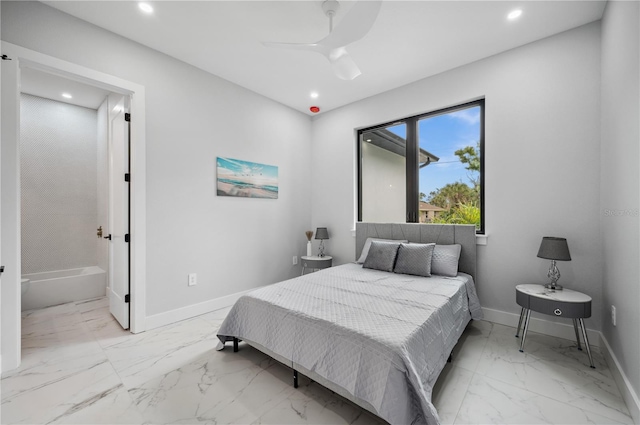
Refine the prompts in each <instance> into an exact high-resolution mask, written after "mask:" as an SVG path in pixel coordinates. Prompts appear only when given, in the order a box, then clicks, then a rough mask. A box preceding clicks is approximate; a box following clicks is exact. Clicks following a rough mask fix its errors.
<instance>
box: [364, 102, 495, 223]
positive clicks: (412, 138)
mask: <svg viewBox="0 0 640 425" xmlns="http://www.w3.org/2000/svg"><path fill="white" fill-rule="evenodd" d="M476 106H479V107H480V141H479V142H480V229H477V230H476V234H478V235H483V234H485V202H484V194H485V188H484V183H485V176H484V175H485V168H484V129H485V99H484V98H482V99H478V100H474V101H471V102H465V103H461V104H458V105H455V106H450V107H447V108H442V109H438V110H435V111H431V112H427V113H423V114H419V115H413V116H410V117H406V118H401V119H397V120H393V121H389V122H386V123H384V124H379V125H375V126H372V127H366V128H362V129H359V130H357V137H356V154H357V161H358V173H357V176H358V221H362V143H363V140H362V139H363V137H362V135H363V134H364V133H367V132H370V131H373V130H378V129H381V128H386V127H391V126H394V125H399V124H405V125H406V129H407V137H406V203H407V205H406V214H405V215H406V222H407V223H418V222H419V218H420V209H419V202H420V199H419V196H420V189H419V188H420V183H419V176H420V168H419V165H420V164H419V163H418V160H419V155H418V152H419V149H420V141H419V140H418V137H419V136H418V122H419V121H420V120H422V119H425V118H430V117H434V116H437V115H443V114H447V113H450V112H454V111H458V110H461V109H468V108H472V107H476Z"/></svg>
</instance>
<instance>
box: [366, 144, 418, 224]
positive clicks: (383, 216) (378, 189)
mask: <svg viewBox="0 0 640 425" xmlns="http://www.w3.org/2000/svg"><path fill="white" fill-rule="evenodd" d="M362 181H363V184H362V220H363V221H371V222H376V223H396V222H403V221H405V217H406V213H405V212H406V210H407V206H406V205H407V200H406V198H407V195H406V192H407V190H406V186H407V172H406V159H405V157H404V156H401V155H398V154H395V153H393V152H390V151H388V150H386V149H382V148H380V147H378V146H376V145H372V144H371V143H363V144H362Z"/></svg>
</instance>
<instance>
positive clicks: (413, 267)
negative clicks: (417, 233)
mask: <svg viewBox="0 0 640 425" xmlns="http://www.w3.org/2000/svg"><path fill="white" fill-rule="evenodd" d="M435 246H436V244H434V243H428V244H422V243H413V244H404V243H403V244H400V248H399V249H398V257H397V258H396V265H395V267H394V268H393V271H394V272H395V273H403V274H412V275H416V276H425V277H429V276H431V258H432V257H433V249H434V248H435Z"/></svg>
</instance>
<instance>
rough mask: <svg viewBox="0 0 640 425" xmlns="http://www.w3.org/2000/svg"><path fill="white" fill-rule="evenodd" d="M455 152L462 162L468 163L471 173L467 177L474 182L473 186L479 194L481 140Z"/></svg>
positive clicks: (467, 167)
mask: <svg viewBox="0 0 640 425" xmlns="http://www.w3.org/2000/svg"><path fill="white" fill-rule="evenodd" d="M454 154H455V155H456V156H457V157H458V158H460V162H461V163H463V164H466V165H467V166H466V167H465V168H466V169H467V170H468V171H469V173H468V174H467V177H468V178H469V180H470V181H471V183H472V184H473V188H474V190H475V191H476V192H478V195H479V194H480V141H478V142H476V146H475V147H473V146H465V147H464V148H462V149H458V150H457V151H455V152H454Z"/></svg>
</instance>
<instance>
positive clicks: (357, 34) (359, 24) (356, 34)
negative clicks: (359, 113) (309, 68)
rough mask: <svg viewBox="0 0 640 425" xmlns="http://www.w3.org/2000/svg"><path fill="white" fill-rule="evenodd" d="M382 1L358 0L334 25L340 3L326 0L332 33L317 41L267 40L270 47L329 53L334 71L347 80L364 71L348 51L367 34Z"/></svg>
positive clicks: (325, 55)
mask: <svg viewBox="0 0 640 425" xmlns="http://www.w3.org/2000/svg"><path fill="white" fill-rule="evenodd" d="M381 4H382V2H381V1H365V0H360V1H358V2H357V3H356V4H355V5H353V7H352V8H351V10H350V11H349V13H347V14H346V15H345V16H344V18H342V20H341V21H340V24H339V25H338V26H336V28H335V29H334V28H333V17H334V16H335V15H336V11H337V10H338V7H339V6H340V4H339V3H338V2H337V1H336V0H325V1H323V2H322V10H323V11H324V14H325V15H327V17H328V18H329V35H328V36H326V37H325V38H323V39H322V40H320V41H317V42H315V43H270V42H263V43H262V44H264V45H265V46H267V47H278V48H283V49H296V50H307V51H311V52H317V53H320V54H321V55H323V56H324V57H326V58H327V59H328V60H329V62H330V63H331V66H332V67H333V72H334V73H335V74H336V76H337V77H338V78H341V79H343V80H353V79H354V78H356V77H357V76H358V75H360V74H362V72H360V68H358V65H356V63H355V62H354V60H353V59H352V58H351V56H350V55H349V53H348V52H347V46H348V45H349V44H351V43H353V42H354V41H358V40H360V39H361V38H362V37H364V36H365V35H367V33H368V32H369V30H370V29H371V27H372V26H373V23H374V22H375V20H376V18H377V17H378V12H379V11H380V5H381Z"/></svg>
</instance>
